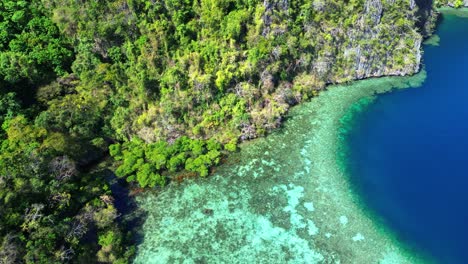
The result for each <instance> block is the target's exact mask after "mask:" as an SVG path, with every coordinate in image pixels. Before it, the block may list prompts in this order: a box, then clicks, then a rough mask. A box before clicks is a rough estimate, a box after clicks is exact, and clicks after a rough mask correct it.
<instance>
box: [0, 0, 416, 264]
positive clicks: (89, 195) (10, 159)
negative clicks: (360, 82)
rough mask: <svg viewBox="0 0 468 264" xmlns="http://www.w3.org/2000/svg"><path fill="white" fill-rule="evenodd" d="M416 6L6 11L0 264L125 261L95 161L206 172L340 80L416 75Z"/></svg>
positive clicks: (128, 251) (130, 170)
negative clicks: (290, 110) (105, 159)
mask: <svg viewBox="0 0 468 264" xmlns="http://www.w3.org/2000/svg"><path fill="white" fill-rule="evenodd" d="M416 11H417V6H416V5H415V4H414V3H413V2H412V1H406V0H386V1H381V0H350V1H323V0H314V1H305V0H300V1H287V0H279V1H273V0H271V1H268V0H266V1H261V2H259V1H251V0H199V1H191V0H184V1H180V0H166V1H149V0H148V1H144V0H132V1H123V0H113V1H94V0H83V1H75V0H65V1H58V0H32V1H2V3H0V23H1V25H2V26H1V27H0V122H1V124H2V126H1V129H0V140H1V145H0V148H1V151H0V200H1V203H0V262H1V263H18V262H20V263H21V262H25V263H63V262H68V261H70V262H78V263H83V262H90V263H91V262H102V263H106V262H107V263H110V262H115V263H126V262H127V261H128V260H129V258H130V256H131V255H132V248H131V247H128V246H125V245H128V244H129V241H130V237H129V236H127V234H125V232H124V231H123V230H124V229H123V227H122V223H121V222H120V221H117V220H118V219H119V218H118V216H119V212H117V209H116V206H115V202H114V200H113V194H112V192H111V190H110V187H109V183H108V182H107V180H106V179H107V178H106V177H105V175H106V173H105V172H104V171H103V170H100V169H96V168H94V167H95V166H93V165H94V163H95V161H96V160H99V159H100V158H102V157H103V156H105V155H106V153H107V151H108V150H109V146H110V154H111V155H112V156H113V157H114V158H115V161H116V167H117V169H116V171H115V172H116V174H117V175H118V176H119V177H122V178H125V179H126V180H127V181H128V182H130V183H131V184H133V185H135V186H142V187H152V186H158V185H164V184H165V183H167V182H168V181H169V180H171V175H172V173H174V172H178V171H179V172H180V171H188V172H193V173H196V174H199V175H201V176H206V175H207V174H208V173H209V169H210V167H211V166H213V165H216V164H218V163H219V161H220V157H221V155H222V154H223V152H226V151H235V149H236V145H237V143H238V141H241V140H246V139H251V138H255V137H258V136H260V135H263V134H265V133H267V132H268V131H270V130H272V129H274V128H276V127H278V126H279V124H280V121H281V117H282V116H283V115H284V114H285V112H286V111H287V110H288V108H289V107H290V106H291V105H294V104H297V103H300V102H301V101H304V100H307V99H308V98H310V97H312V96H315V95H316V94H317V93H318V91H319V90H321V89H323V88H324V86H325V84H327V83H339V82H347V81H350V80H353V79H361V78H366V77H372V76H381V75H406V74H412V73H414V72H416V71H417V70H418V67H419V61H420V52H419V49H420V44H421V35H420V33H418V30H417V28H416V26H415V21H416V20H417V18H416V15H415V14H416Z"/></svg>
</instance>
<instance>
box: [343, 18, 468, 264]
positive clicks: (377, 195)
mask: <svg viewBox="0 0 468 264" xmlns="http://www.w3.org/2000/svg"><path fill="white" fill-rule="evenodd" d="M465 14H468V13H465ZM437 35H438V36H439V38H440V41H439V44H438V46H437V45H436V46H429V45H427V46H425V47H424V64H425V69H426V71H427V79H426V80H425V82H424V84H423V85H422V87H420V88H415V89H405V90H399V91H394V92H390V93H386V94H383V95H379V96H377V98H375V100H374V101H373V103H372V104H370V105H368V106H367V108H366V110H365V111H362V112H360V113H359V114H357V115H356V116H357V117H355V122H354V125H353V128H352V129H351V132H350V133H349V135H348V138H347V142H348V155H349V156H348V162H349V164H348V165H349V169H350V174H351V175H352V176H351V178H352V182H354V183H355V187H356V189H357V190H358V193H359V194H360V195H361V197H362V200H363V201H364V203H365V204H367V206H368V207H369V209H371V211H372V212H373V213H374V214H375V215H377V216H379V217H380V218H381V222H383V223H384V225H385V226H387V227H389V228H390V229H391V230H393V231H395V232H396V234H397V237H398V238H399V239H401V240H403V241H406V242H407V243H408V244H409V245H411V246H412V247H414V249H415V250H416V251H419V252H424V253H426V254H428V255H429V256H431V258H434V259H435V260H436V262H437V263H444V264H461V263H468V52H467V50H468V18H462V17H458V16H455V15H449V14H445V15H444V16H443V20H442V23H441V24H440V26H439V27H438V30H437Z"/></svg>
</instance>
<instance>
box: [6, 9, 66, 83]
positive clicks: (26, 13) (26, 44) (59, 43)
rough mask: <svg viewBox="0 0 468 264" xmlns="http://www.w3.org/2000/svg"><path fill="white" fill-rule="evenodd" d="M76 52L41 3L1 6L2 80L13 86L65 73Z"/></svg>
mask: <svg viewBox="0 0 468 264" xmlns="http://www.w3.org/2000/svg"><path fill="white" fill-rule="evenodd" d="M72 57H73V53H72V51H71V49H70V45H69V43H68V41H67V40H66V38H64V37H61V36H60V34H59V31H58V28H57V27H56V25H55V24H54V23H53V22H52V20H51V19H50V17H48V16H47V11H46V10H45V8H44V7H43V6H42V5H41V2H40V1H38V0H33V1H10V0H7V1H2V2H1V3H0V78H1V79H2V80H5V81H6V82H8V83H10V84H15V83H18V82H20V81H22V80H29V81H32V82H39V81H43V80H47V79H50V77H52V76H54V75H55V74H63V73H65V72H66V71H67V69H68V67H69V66H70V63H71V60H72Z"/></svg>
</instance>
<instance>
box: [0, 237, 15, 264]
mask: <svg viewBox="0 0 468 264" xmlns="http://www.w3.org/2000/svg"><path fill="white" fill-rule="evenodd" d="M15 239H16V236H14V235H12V234H7V235H6V236H5V237H4V238H3V241H2V244H1V246H0V264H13V263H18V261H19V260H18V257H19V248H18V245H17V244H16V243H15Z"/></svg>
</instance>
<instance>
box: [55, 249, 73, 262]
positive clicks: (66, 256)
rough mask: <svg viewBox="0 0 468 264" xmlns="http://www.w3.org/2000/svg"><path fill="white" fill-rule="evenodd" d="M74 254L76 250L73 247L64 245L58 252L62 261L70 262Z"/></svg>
mask: <svg viewBox="0 0 468 264" xmlns="http://www.w3.org/2000/svg"><path fill="white" fill-rule="evenodd" d="M74 255H75V251H74V250H73V249H72V248H65V247H64V246H62V248H61V249H60V251H59V252H58V258H59V259H60V260H61V261H62V262H68V261H69V260H71V259H72V258H73V256H74Z"/></svg>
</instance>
